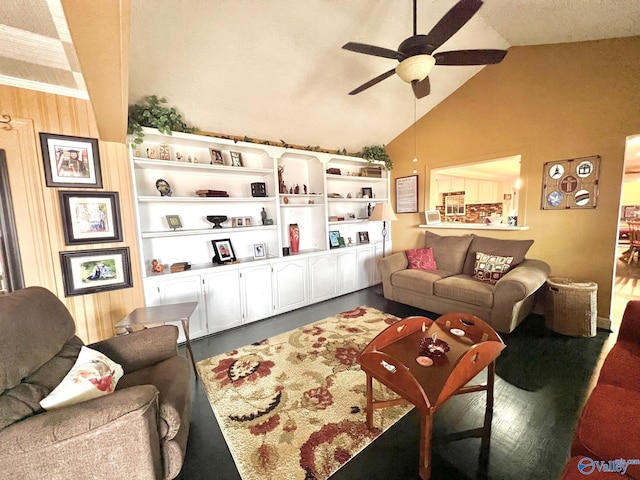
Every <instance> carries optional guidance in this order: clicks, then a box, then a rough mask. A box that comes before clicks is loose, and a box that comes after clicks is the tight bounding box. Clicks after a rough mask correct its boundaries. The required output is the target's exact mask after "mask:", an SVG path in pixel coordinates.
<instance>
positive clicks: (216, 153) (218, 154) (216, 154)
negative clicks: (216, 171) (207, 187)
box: [209, 147, 224, 165]
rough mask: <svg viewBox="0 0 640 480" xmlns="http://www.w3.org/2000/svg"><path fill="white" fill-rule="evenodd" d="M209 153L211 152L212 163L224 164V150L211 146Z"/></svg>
mask: <svg viewBox="0 0 640 480" xmlns="http://www.w3.org/2000/svg"><path fill="white" fill-rule="evenodd" d="M209 153H210V154H211V165H224V160H222V151H220V150H216V149H215V148H213V147H209Z"/></svg>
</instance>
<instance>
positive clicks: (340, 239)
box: [338, 237, 347, 248]
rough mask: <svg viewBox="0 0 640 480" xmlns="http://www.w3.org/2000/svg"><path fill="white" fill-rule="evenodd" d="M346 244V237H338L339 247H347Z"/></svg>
mask: <svg viewBox="0 0 640 480" xmlns="http://www.w3.org/2000/svg"><path fill="white" fill-rule="evenodd" d="M346 246H347V245H346V243H344V237H338V247H340V248H342V247H346Z"/></svg>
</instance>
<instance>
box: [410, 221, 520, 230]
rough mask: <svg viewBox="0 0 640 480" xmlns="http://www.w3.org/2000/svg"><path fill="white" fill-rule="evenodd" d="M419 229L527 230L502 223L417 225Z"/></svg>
mask: <svg viewBox="0 0 640 480" xmlns="http://www.w3.org/2000/svg"><path fill="white" fill-rule="evenodd" d="M418 227H419V228H438V229H445V228H451V229H456V230H485V231H486V230H508V231H517V230H529V227H526V226H525V227H519V226H515V225H504V224H502V223H499V224H484V223H461V222H443V223H433V224H429V225H424V224H422V225H418Z"/></svg>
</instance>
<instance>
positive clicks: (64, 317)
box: [0, 287, 76, 393]
mask: <svg viewBox="0 0 640 480" xmlns="http://www.w3.org/2000/svg"><path fill="white" fill-rule="evenodd" d="M42 312H47V315H46V318H43V315H42ZM75 328H76V325H75V323H74V322H73V318H71V315H70V314H69V311H68V310H67V307H65V306H64V304H63V303H62V302H61V301H60V300H59V299H58V297H56V296H55V295H54V294H53V293H51V292H49V291H48V290H46V289H44V288H41V287H29V288H23V289H22V290H18V291H16V292H13V293H12V294H11V295H6V296H4V297H3V298H2V302H0V332H2V335H0V393H2V392H4V391H5V390H7V389H9V388H12V387H15V386H16V385H18V384H19V383H20V382H21V381H22V379H24V378H25V377H28V376H29V375H31V374H32V373H33V372H35V371H36V370H38V369H39V368H40V367H42V366H43V365H44V364H45V363H47V362H48V361H49V360H51V359H52V358H53V357H54V356H55V355H56V354H57V353H58V352H59V351H60V350H62V347H63V346H64V344H65V343H66V342H67V341H68V340H70V339H71V338H72V337H73V336H74V335H75ZM65 373H66V372H65ZM63 376H64V375H63Z"/></svg>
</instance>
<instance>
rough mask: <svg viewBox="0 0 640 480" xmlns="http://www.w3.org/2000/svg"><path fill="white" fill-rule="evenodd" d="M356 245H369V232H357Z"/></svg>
mask: <svg viewBox="0 0 640 480" xmlns="http://www.w3.org/2000/svg"><path fill="white" fill-rule="evenodd" d="M358 243H361V244H363V243H369V232H358Z"/></svg>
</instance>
